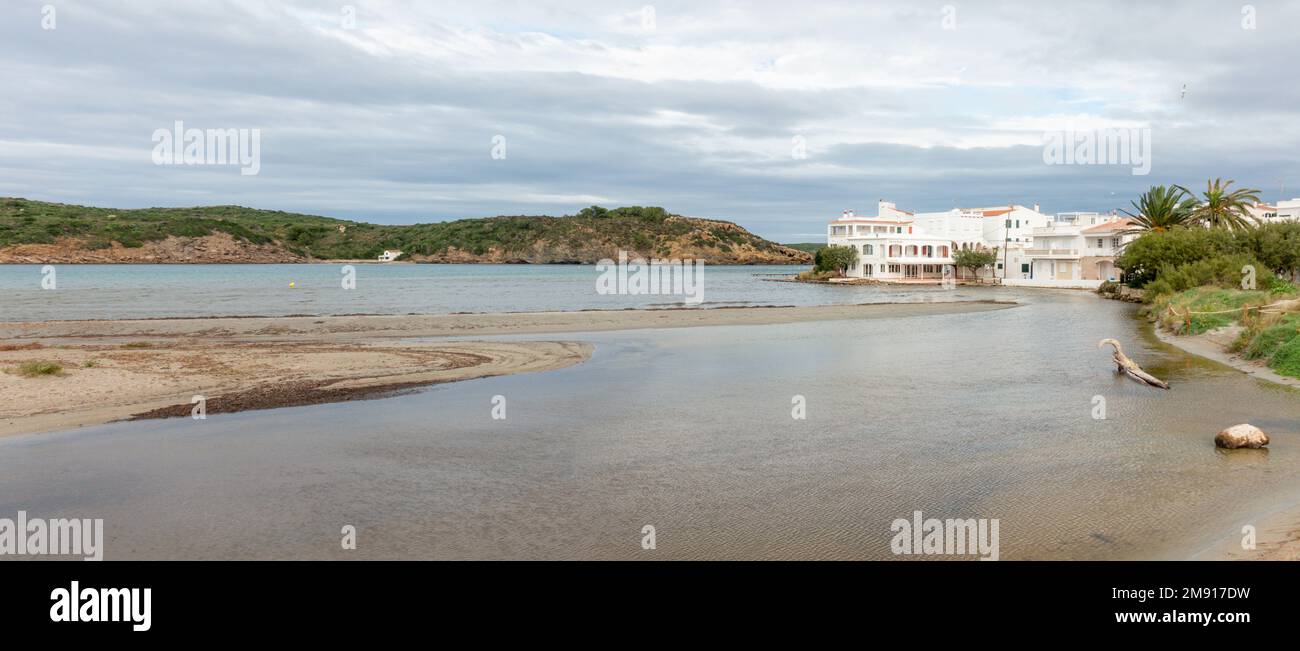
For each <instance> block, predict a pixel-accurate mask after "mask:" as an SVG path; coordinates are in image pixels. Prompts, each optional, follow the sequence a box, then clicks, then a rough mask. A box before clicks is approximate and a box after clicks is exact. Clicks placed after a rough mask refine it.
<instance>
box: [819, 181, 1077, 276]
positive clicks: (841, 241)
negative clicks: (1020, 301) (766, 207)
mask: <svg viewBox="0 0 1300 651" xmlns="http://www.w3.org/2000/svg"><path fill="white" fill-rule="evenodd" d="M1050 221H1051V217H1049V216H1047V215H1044V214H1043V213H1041V212H1039V211H1038V206H1037V205H1035V206H1034V207H1032V208H1029V207H1026V206H1022V205H1018V204H1010V205H1006V206H999V207H993V208H953V209H952V210H946V211H942V212H928V213H915V214H914V213H911V212H908V211H906V210H900V209H899V208H898V207H897V206H895V205H894V204H893V203H892V202H889V201H884V200H881V201H880V202H878V204H877V209H876V216H875V217H867V218H863V217H858V216H857V215H855V214H854V213H853V211H845V212H844V214H842V215H841V216H840V218H839V219H837V220H835V221H832V222H830V224H829V225H828V226H827V243H828V244H835V245H842V246H854V247H856V248H857V249H858V259H859V263H858V266H857V267H856V268H855V269H851V270H849V272H848V273H847V274H846V275H848V276H850V277H853V278H874V279H877V280H911V279H916V280H926V279H931V280H935V279H941V278H942V277H943V266H944V265H951V264H952V256H951V252H953V251H958V250H963V249H977V248H986V249H993V250H994V251H995V252H996V253H997V262H996V264H995V265H994V269H993V275H994V276H995V277H998V278H1002V277H1008V276H1007V271H1008V270H1009V271H1010V275H1009V277H1011V278H1023V279H1028V278H1029V277H1030V274H1031V271H1030V265H1029V259H1028V257H1027V255H1026V253H1025V251H1026V249H1028V248H1029V247H1030V246H1031V245H1032V243H1033V238H1034V234H1033V233H1034V229H1036V228H1040V227H1044V226H1047V225H1048V224H1049V223H1050ZM895 253H897V254H898V255H894V254H895ZM913 254H915V255H913ZM882 256H883V257H882ZM868 258H870V260H868ZM953 272H954V273H955V275H957V276H961V275H965V274H966V270H958V269H954V270H953Z"/></svg>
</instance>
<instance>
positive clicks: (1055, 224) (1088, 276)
mask: <svg viewBox="0 0 1300 651" xmlns="http://www.w3.org/2000/svg"><path fill="white" fill-rule="evenodd" d="M1129 226H1130V222H1129V220H1128V219H1119V218H1116V217H1115V216H1114V215H1103V214H1100V213H1091V212H1089V213H1061V214H1058V215H1057V216H1056V217H1055V218H1053V220H1052V223H1051V225H1049V226H1047V227H1044V228H1036V229H1034V240H1033V246H1032V247H1030V248H1027V249H1026V250H1025V255H1026V257H1027V258H1028V260H1029V270H1030V275H1029V279H1030V280H1033V281H1049V282H1057V281H1060V282H1077V281H1090V282H1096V283H1101V282H1102V281H1105V280H1119V270H1118V269H1117V268H1116V267H1115V257H1116V256H1118V255H1119V254H1120V251H1121V249H1122V248H1123V247H1124V245H1125V244H1128V243H1129V242H1131V241H1133V239H1134V237H1135V235H1134V234H1132V233H1125V231H1126V230H1127V229H1128V228H1129Z"/></svg>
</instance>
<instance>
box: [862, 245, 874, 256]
mask: <svg viewBox="0 0 1300 651" xmlns="http://www.w3.org/2000/svg"><path fill="white" fill-rule="evenodd" d="M872 251H873V249H872V248H871V245H870V244H863V245H862V254H863V255H871V253H872Z"/></svg>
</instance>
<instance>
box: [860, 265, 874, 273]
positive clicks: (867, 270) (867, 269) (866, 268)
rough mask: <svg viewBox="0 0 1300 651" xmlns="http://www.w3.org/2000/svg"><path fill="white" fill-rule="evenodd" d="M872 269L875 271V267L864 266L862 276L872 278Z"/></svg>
mask: <svg viewBox="0 0 1300 651" xmlns="http://www.w3.org/2000/svg"><path fill="white" fill-rule="evenodd" d="M872 269H874V267H872V266H871V265H869V264H865V265H862V274H863V275H865V276H870V275H871V270H872Z"/></svg>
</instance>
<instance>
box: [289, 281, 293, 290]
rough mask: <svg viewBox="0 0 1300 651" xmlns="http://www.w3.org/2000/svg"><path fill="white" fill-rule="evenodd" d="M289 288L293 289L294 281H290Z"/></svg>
mask: <svg viewBox="0 0 1300 651" xmlns="http://www.w3.org/2000/svg"><path fill="white" fill-rule="evenodd" d="M289 289H293V281H292V280H291V281H289Z"/></svg>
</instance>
